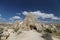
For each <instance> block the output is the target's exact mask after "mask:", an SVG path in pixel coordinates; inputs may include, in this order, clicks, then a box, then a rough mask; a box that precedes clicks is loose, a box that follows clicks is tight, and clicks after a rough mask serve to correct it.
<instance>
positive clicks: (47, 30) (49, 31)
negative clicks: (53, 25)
mask: <svg viewBox="0 0 60 40" xmlns="http://www.w3.org/2000/svg"><path fill="white" fill-rule="evenodd" d="M44 31H45V32H48V33H52V31H51V30H49V29H46V30H44Z"/></svg>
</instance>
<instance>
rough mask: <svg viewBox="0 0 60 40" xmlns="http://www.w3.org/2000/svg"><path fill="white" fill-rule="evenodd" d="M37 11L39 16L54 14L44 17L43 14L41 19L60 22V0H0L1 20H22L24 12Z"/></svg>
mask: <svg viewBox="0 0 60 40" xmlns="http://www.w3.org/2000/svg"><path fill="white" fill-rule="evenodd" d="M37 11H38V12H39V13H38V14H39V16H41V15H40V14H42V16H43V15H46V16H47V15H51V16H52V17H50V16H48V18H47V17H46V18H44V19H43V17H42V16H41V17H39V20H40V21H41V20H43V21H49V22H60V0H0V22H5V21H12V20H13V21H14V20H17V19H18V20H22V19H24V17H25V16H24V12H26V13H27V12H33V13H34V12H37ZM36 14H37V13H36ZM16 17H17V18H16ZM53 18H55V19H53Z"/></svg>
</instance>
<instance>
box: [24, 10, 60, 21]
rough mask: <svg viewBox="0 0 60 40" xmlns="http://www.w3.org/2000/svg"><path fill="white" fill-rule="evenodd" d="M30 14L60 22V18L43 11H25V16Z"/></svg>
mask: <svg viewBox="0 0 60 40" xmlns="http://www.w3.org/2000/svg"><path fill="white" fill-rule="evenodd" d="M29 13H32V14H35V15H37V16H38V17H41V18H42V19H46V18H50V19H52V20H60V17H57V16H55V15H54V14H48V13H42V12H41V11H33V12H27V11H24V12H23V15H27V14H29Z"/></svg>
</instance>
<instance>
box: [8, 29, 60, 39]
mask: <svg viewBox="0 0 60 40" xmlns="http://www.w3.org/2000/svg"><path fill="white" fill-rule="evenodd" d="M11 31H12V30H10V32H11ZM41 36H42V34H41V33H38V32H36V31H32V30H31V31H22V33H21V34H19V35H15V34H13V33H10V37H9V38H8V40H44V38H42V37H41ZM53 40H60V39H57V38H54V37H53Z"/></svg>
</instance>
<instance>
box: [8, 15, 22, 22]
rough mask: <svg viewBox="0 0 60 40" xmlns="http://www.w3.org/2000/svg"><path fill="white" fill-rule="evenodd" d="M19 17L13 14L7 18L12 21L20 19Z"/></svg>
mask: <svg viewBox="0 0 60 40" xmlns="http://www.w3.org/2000/svg"><path fill="white" fill-rule="evenodd" d="M20 19H22V18H21V17H19V16H13V17H11V18H9V20H12V21H14V20H20Z"/></svg>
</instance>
